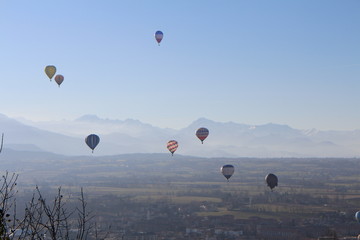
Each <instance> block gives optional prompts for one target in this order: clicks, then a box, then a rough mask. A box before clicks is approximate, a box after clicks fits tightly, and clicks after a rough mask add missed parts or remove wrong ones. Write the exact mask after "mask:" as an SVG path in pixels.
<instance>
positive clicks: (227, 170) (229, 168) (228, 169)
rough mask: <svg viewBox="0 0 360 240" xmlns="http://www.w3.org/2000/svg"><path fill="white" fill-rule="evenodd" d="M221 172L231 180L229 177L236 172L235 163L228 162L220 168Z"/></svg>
mask: <svg viewBox="0 0 360 240" xmlns="http://www.w3.org/2000/svg"><path fill="white" fill-rule="evenodd" d="M220 171H221V173H222V174H223V175H224V177H225V178H226V179H227V180H228V181H229V178H231V176H232V175H233V174H234V171H235V168H234V166H233V165H230V164H227V165H224V166H222V167H221V168H220Z"/></svg>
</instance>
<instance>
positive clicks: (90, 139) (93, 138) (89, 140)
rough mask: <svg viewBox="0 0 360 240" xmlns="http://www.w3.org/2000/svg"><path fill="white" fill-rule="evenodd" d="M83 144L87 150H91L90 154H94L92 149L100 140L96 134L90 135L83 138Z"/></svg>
mask: <svg viewBox="0 0 360 240" xmlns="http://www.w3.org/2000/svg"><path fill="white" fill-rule="evenodd" d="M85 142H86V144H87V145H88V146H89V148H91V150H92V152H94V149H95V148H96V146H97V145H98V144H99V142H100V138H99V136H98V135H96V134H90V135H89V136H87V137H86V138H85Z"/></svg>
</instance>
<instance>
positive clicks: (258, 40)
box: [0, 0, 360, 130]
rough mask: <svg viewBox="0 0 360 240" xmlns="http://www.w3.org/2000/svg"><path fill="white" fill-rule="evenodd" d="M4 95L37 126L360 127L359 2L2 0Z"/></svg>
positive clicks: (6, 106) (7, 110)
mask: <svg viewBox="0 0 360 240" xmlns="http://www.w3.org/2000/svg"><path fill="white" fill-rule="evenodd" d="M157 30H161V31H163V32H164V39H163V41H162V42H161V46H158V45H157V43H156V41H155V39H154V33H155V31H157ZM46 65H55V66H56V67H57V73H59V74H62V75H64V77H65V80H64V82H63V84H62V85H61V87H60V88H59V87H57V85H56V84H55V83H54V81H52V82H50V81H49V79H48V78H47V76H46V75H45V73H44V68H45V66H46ZM0 89H1V98H0V113H3V114H6V115H8V116H10V117H25V118H28V119H31V120H61V119H75V118H77V117H79V116H81V115H84V114H96V115H98V116H99V117H102V118H110V119H126V118H133V119H138V120H140V121H142V122H145V123H150V124H152V125H154V126H158V127H170V128H176V129H179V128H183V127H186V126H187V125H189V124H190V123H191V122H193V121H194V120H196V119H198V118H200V117H206V118H209V119H212V120H214V121H221V122H227V121H233V122H238V123H246V124H265V123H269V122H272V123H280V124H288V125H290V126H291V127H294V128H300V129H308V128H317V129H321V130H327V129H333V130H350V129H360V1H359V0H347V1H341V0H337V1H334V0H317V1H314V0H298V1H295V0H294V1H290V0H283V1H280V0H279V1H278V0H272V1H269V0H248V1H242V0H227V1H224V0H218V1H213V0H196V1H193V0H173V1H169V0H164V1H158V0H146V1H145V0H144V1H139V0H121V1H120V0H102V1H101V0H58V1H49V0H36V1H29V0H0Z"/></svg>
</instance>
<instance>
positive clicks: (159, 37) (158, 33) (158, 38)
mask: <svg viewBox="0 0 360 240" xmlns="http://www.w3.org/2000/svg"><path fill="white" fill-rule="evenodd" d="M163 37H164V34H163V32H162V31H156V33H155V39H156V41H157V42H158V44H159V46H160V42H161V40H162V39H163Z"/></svg>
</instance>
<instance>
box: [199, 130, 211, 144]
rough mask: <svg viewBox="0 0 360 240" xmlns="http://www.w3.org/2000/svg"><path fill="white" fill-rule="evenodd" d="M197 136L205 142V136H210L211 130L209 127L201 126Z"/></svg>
mask: <svg viewBox="0 0 360 240" xmlns="http://www.w3.org/2000/svg"><path fill="white" fill-rule="evenodd" d="M196 136H197V137H198V138H199V139H200V140H201V143H204V140H205V138H207V136H209V130H208V129H207V128H199V129H198V130H197V131H196Z"/></svg>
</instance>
